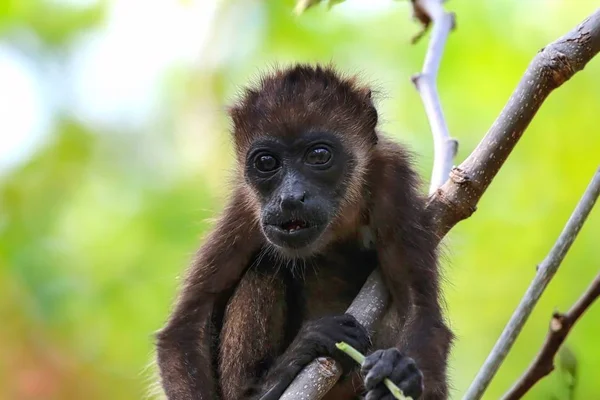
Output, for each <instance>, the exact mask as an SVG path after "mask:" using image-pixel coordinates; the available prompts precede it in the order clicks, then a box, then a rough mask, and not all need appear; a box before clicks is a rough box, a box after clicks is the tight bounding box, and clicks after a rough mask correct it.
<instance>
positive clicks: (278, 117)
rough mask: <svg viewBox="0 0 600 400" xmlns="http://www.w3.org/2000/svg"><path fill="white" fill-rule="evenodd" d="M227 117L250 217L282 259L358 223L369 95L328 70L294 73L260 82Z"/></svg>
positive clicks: (369, 130)
mask: <svg viewBox="0 0 600 400" xmlns="http://www.w3.org/2000/svg"><path fill="white" fill-rule="evenodd" d="M231 116H232V120H233V132H234V142H235V147H236V151H237V156H238V160H239V165H240V167H241V169H242V170H243V176H244V177H245V181H246V184H247V185H249V187H250V188H251V189H252V190H251V192H252V193H254V194H255V199H254V200H255V203H256V204H257V206H256V207H255V208H256V212H257V215H256V216H257V218H258V220H259V221H260V225H261V228H262V231H263V233H264V235H265V237H266V239H267V240H268V242H270V243H271V244H272V245H274V247H275V248H276V249H278V250H279V251H280V252H281V253H282V254H283V255H286V256H288V257H292V258H295V257H306V256H309V255H311V254H314V253H316V252H318V251H319V250H321V249H323V248H324V247H325V246H326V245H327V244H328V243H329V242H330V241H331V238H332V237H334V236H336V235H335V234H334V232H333V231H334V230H335V229H337V230H340V229H342V226H341V225H343V224H344V221H348V220H351V219H353V218H354V219H355V218H357V217H358V214H359V213H360V204H361V201H362V197H363V195H364V193H363V186H364V180H365V179H364V178H365V174H366V168H367V166H368V163H369V159H370V152H371V149H372V148H373V147H374V146H375V145H376V143H377V134H376V132H375V126H376V125H377V111H376V110H375V107H374V106H373V103H372V101H371V91H370V90H369V89H367V88H362V87H359V86H358V85H357V84H356V83H355V81H354V79H346V78H342V77H340V76H339V75H338V74H336V73H335V71H334V70H332V69H331V68H324V67H320V66H316V67H311V66H305V65H299V66H294V67H292V68H289V69H285V70H279V71H276V72H274V73H272V74H270V75H268V76H266V77H263V78H262V79H261V81H260V83H259V85H258V87H257V88H253V89H248V90H247V91H246V92H245V93H244V96H243V98H242V99H241V101H240V102H239V103H238V104H237V105H236V106H234V107H233V108H232V109H231ZM346 223H347V222H346Z"/></svg>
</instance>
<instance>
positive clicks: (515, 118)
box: [428, 9, 600, 238]
mask: <svg viewBox="0 0 600 400" xmlns="http://www.w3.org/2000/svg"><path fill="white" fill-rule="evenodd" d="M599 51H600V9H598V10H596V12H594V13H593V14H592V15H591V16H590V17H588V18H587V19H586V20H585V21H583V22H582V23H581V24H579V25H578V26H577V27H576V28H575V29H573V30H572V31H570V32H569V33H567V34H566V35H564V36H563V37H561V38H559V39H558V40H556V41H555V42H553V43H551V44H550V45H548V46H546V47H545V48H543V49H542V50H540V51H539V52H538V54H537V55H536V56H535V58H534V59H533V61H532V62H531V63H530V64H529V67H528V68H527V71H526V72H525V75H524V76H523V78H522V79H521V81H520V82H519V85H518V86H517V88H516V89H515V91H514V92H513V94H512V96H511V97H510V99H509V100H508V103H507V104H506V106H505V107H504V109H503V110H502V113H501V114H500V116H499V117H498V118H497V119H496V121H495V122H494V124H493V125H492V127H491V128H490V130H489V131H488V133H487V135H486V136H485V137H484V138H483V140H482V141H481V142H480V143H479V145H478V146H477V148H476V149H475V150H474V151H473V152H472V153H471V155H469V157H468V158H467V159H466V160H465V161H464V162H463V163H462V164H460V165H459V166H458V167H456V168H453V169H452V171H451V173H450V179H449V180H448V181H446V183H445V184H444V185H443V186H442V187H441V188H439V189H438V190H437V191H436V192H435V193H434V195H433V196H432V197H431V198H430V203H429V206H428V209H429V210H430V211H431V212H432V213H433V215H434V218H435V220H436V222H437V229H438V235H439V237H440V238H441V237H443V236H444V235H445V234H446V233H447V232H448V231H449V230H450V229H451V228H452V227H453V226H454V225H456V224H457V223H458V222H459V221H461V220H463V219H466V218H468V217H469V216H471V214H473V212H474V211H475V209H476V206H477V203H478V201H479V199H480V198H481V196H482V195H483V193H484V192H485V190H486V189H487V187H488V186H489V185H490V183H491V182H492V179H493V178H494V177H495V176H496V174H497V173H498V171H499V170H500V167H502V164H504V161H506V159H507V158H508V156H509V154H510V152H511V151H512V149H513V148H514V147H515V145H516V144H517V142H518V141H519V139H520V138H521V136H522V135H523V132H524V131H525V129H526V128H527V126H528V125H529V123H530V122H531V120H532V119H533V117H534V116H535V114H536V112H537V111H538V110H539V108H540V106H541V105H542V103H543V102H544V100H545V99H546V97H548V95H549V94H550V93H551V92H552V91H553V90H554V89H556V88H557V87H559V86H560V85H562V84H563V83H564V82H566V81H567V80H569V79H570V78H571V77H572V76H573V75H574V74H575V73H576V72H578V71H580V70H582V69H583V68H584V67H585V65H586V64H587V63H588V61H590V60H591V59H592V58H593V57H594V56H595V55H596V54H597V53H598V52H599Z"/></svg>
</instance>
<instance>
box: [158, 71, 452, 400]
mask: <svg viewBox="0 0 600 400" xmlns="http://www.w3.org/2000/svg"><path fill="white" fill-rule="evenodd" d="M230 115H231V118H232V121H233V140H234V147H235V151H236V155H237V160H238V163H237V167H238V170H237V174H236V177H237V180H236V182H235V185H234V188H233V193H232V195H231V198H230V200H229V203H228V204H227V205H226V206H225V209H224V211H223V213H222V214H221V216H220V218H219V220H218V222H217V224H216V226H215V227H214V229H213V230H212V231H211V232H210V234H209V235H208V237H207V238H206V239H205V241H204V244H203V245H202V247H201V248H200V250H199V251H198V253H197V256H196V258H195V260H194V261H193V263H192V265H191V266H190V268H189V270H188V274H187V276H186V278H185V281H184V283H183V288H182V290H181V293H180V296H179V298H178V300H177V302H176V304H175V308H174V310H173V312H172V315H171V316H170V318H169V320H168V322H167V324H166V326H165V327H164V328H163V329H162V330H161V331H160V332H159V333H158V335H157V354H158V356H157V359H158V365H159V369H160V375H161V384H162V387H163V389H164V391H165V393H166V395H167V397H168V398H169V399H170V400H200V399H203V400H209V399H210V400H212V399H226V400H237V399H265V400H266V399H278V398H279V397H280V396H281V394H282V393H283V391H284V390H285V389H286V387H287V386H288V385H289V383H291V381H292V380H293V379H294V377H295V376H296V375H297V374H298V372H299V371H300V370H301V369H302V368H303V367H304V366H305V365H306V364H308V363H310V362H311V361H312V360H313V359H315V358H316V357H319V356H329V357H333V358H334V359H337V360H338V361H339V362H340V363H341V364H342V365H343V366H344V371H345V374H344V376H343V377H342V379H341V380H340V382H338V384H337V385H336V387H334V388H333V389H332V391H331V392H330V393H329V394H328V395H327V396H328V397H326V398H329V399H356V398H360V396H366V399H368V400H376V399H391V398H392V397H391V394H390V393H389V391H388V390H387V388H386V387H385V386H384V385H383V383H382V382H383V379H384V378H386V377H388V378H390V379H391V380H392V381H394V382H395V383H396V384H397V385H398V386H399V387H400V388H401V389H402V390H403V391H404V392H405V394H406V395H409V396H412V397H413V398H414V399H416V398H421V399H445V398H447V391H448V388H447V377H446V362H447V356H448V351H449V348H450V344H451V342H452V337H453V335H452V333H451V331H450V330H449V329H448V327H447V326H446V325H445V323H444V319H443V315H442V310H441V307H440V302H441V299H440V288H439V285H440V278H439V276H440V275H439V271H438V264H437V255H436V246H437V242H438V241H437V239H436V237H435V235H434V233H433V229H432V227H431V221H430V220H429V217H428V215H427V214H426V212H425V207H424V205H425V199H424V197H422V196H421V195H420V194H419V192H418V189H417V184H418V180H417V176H416V173H415V171H414V170H413V168H412V166H411V164H410V157H409V155H408V154H407V151H406V150H404V149H403V148H402V147H401V146H400V145H398V144H396V143H394V142H392V141H390V140H388V139H386V138H385V137H383V136H382V135H381V134H380V133H379V132H378V131H376V125H377V119H378V114H377V111H376V109H375V107H374V105H373V102H372V100H371V91H370V90H369V89H368V88H366V87H363V86H360V85H359V84H358V83H357V82H356V80H355V79H354V78H348V77H343V76H341V75H339V74H338V73H336V72H335V71H334V69H333V68H332V67H324V66H309V65H295V66H292V67H290V68H287V69H281V70H276V71H274V72H272V73H271V74H268V75H267V76H265V77H263V78H262V79H261V80H260V82H259V84H258V85H257V86H256V87H254V88H250V89H247V90H246V91H245V93H244V95H243V97H242V98H241V100H240V101H239V102H238V103H237V104H236V105H235V106H234V107H232V108H231V110H230ZM374 268H379V269H380V271H381V273H382V275H383V278H384V282H385V284H386V287H387V289H388V290H389V292H390V294H391V296H392V301H391V302H390V304H389V306H388V308H387V310H386V311H385V316H384V318H383V319H382V320H381V321H380V322H379V323H378V325H377V326H376V327H375V329H374V332H373V333H369V332H367V331H366V330H365V328H364V327H362V326H361V325H360V324H359V323H358V322H357V321H356V320H355V319H354V317H352V316H350V315H348V314H345V313H344V312H345V310H346V309H347V307H348V306H349V305H350V303H351V302H352V300H353V299H354V297H355V296H356V294H357V293H358V291H359V290H360V288H361V286H362V285H363V283H364V282H365V280H366V278H367V277H368V275H369V274H370V273H371V272H372V271H373V269H374ZM339 341H345V342H347V343H349V344H350V345H352V346H354V347H356V348H357V349H358V350H359V351H361V352H364V353H366V354H367V358H366V361H365V363H364V364H363V365H362V367H361V368H360V373H362V376H363V377H364V381H363V380H362V379H360V375H359V371H357V369H358V368H354V367H355V366H356V364H354V362H353V361H351V360H350V359H349V358H348V357H347V356H346V355H345V354H343V353H341V352H340V351H339V350H337V348H336V347H335V343H336V342H339Z"/></svg>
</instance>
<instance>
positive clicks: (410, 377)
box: [361, 347, 423, 400]
mask: <svg viewBox="0 0 600 400" xmlns="http://www.w3.org/2000/svg"><path fill="white" fill-rule="evenodd" d="M361 373H362V375H363V377H364V379H365V388H366V390H367V394H366V396H365V399H366V400H393V399H394V397H393V396H392V394H391V393H390V390H389V389H388V388H387V387H386V386H385V385H384V384H383V380H384V379H385V378H388V379H389V380H391V381H392V382H394V383H395V384H396V385H397V386H398V387H399V388H400V390H402V392H403V393H404V395H405V396H410V397H412V398H413V399H414V400H417V399H418V398H419V397H420V396H421V394H422V393H423V374H422V373H421V371H420V370H419V368H417V364H416V363H415V361H414V360H413V359H412V358H410V357H407V356H405V355H403V354H402V353H400V351H399V350H398V349H396V348H394V347H392V348H389V349H385V350H377V351H375V352H373V353H372V354H369V355H368V356H367V357H366V358H365V361H364V362H363V364H362V367H361Z"/></svg>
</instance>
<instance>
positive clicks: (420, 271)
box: [381, 238, 453, 400]
mask: <svg viewBox="0 0 600 400" xmlns="http://www.w3.org/2000/svg"><path fill="white" fill-rule="evenodd" d="M418 240H419V239H414V238H413V239H411V241H417V242H418ZM402 247H404V251H402V253H400V252H397V251H394V249H390V250H389V251H388V252H385V253H384V255H383V257H382V258H381V268H382V272H383V273H384V276H386V278H387V279H386V281H387V282H388V285H389V287H390V290H391V291H392V293H394V291H396V290H404V291H405V290H406V289H407V287H410V293H411V303H412V309H411V310H410V314H411V315H410V316H408V317H409V318H408V319H407V321H406V323H405V327H404V329H403V331H402V335H400V337H399V338H398V339H396V342H395V346H396V347H397V348H398V350H399V351H400V353H402V354H403V355H405V356H407V357H410V358H412V359H414V361H416V366H417V368H418V369H419V370H420V371H421V373H422V374H423V383H424V390H423V396H422V399H426V400H433V399H446V398H447V391H448V389H447V377H446V365H447V358H448V352H449V350H450V346H451V343H452V339H453V335H452V333H451V331H450V330H449V329H448V327H447V326H446V324H445V322H444V319H443V316H442V311H441V306H440V298H439V296H440V288H439V272H438V271H437V262H436V258H435V256H434V255H432V253H431V252H430V251H431V250H430V249H428V248H427V243H421V244H420V245H416V246H414V247H413V246H411V245H408V246H402ZM401 266H402V267H404V266H405V267H407V268H408V274H407V275H404V277H405V279H407V280H408V285H407V284H406V283H404V284H401V283H399V282H395V279H393V278H390V277H391V276H393V275H396V276H397V275H400V276H402V274H399V273H398V269H399V268H400V267H401ZM394 286H395V287H396V289H395V288H394ZM395 303H396V300H394V303H392V306H396V304H395Z"/></svg>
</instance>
